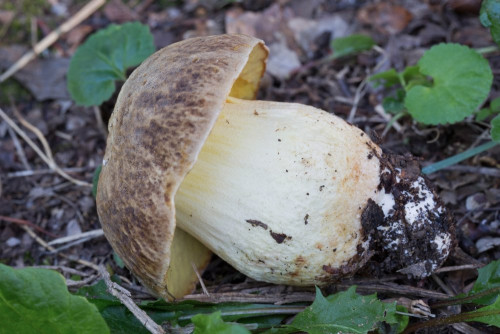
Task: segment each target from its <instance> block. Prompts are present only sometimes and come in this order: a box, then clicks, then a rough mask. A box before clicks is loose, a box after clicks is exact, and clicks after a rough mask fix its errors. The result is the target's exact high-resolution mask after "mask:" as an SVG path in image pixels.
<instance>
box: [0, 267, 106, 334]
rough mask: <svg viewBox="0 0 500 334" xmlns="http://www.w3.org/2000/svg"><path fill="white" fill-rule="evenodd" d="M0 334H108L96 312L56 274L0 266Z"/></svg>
mask: <svg viewBox="0 0 500 334" xmlns="http://www.w3.org/2000/svg"><path fill="white" fill-rule="evenodd" d="M0 324H1V325H0V333H38V334H43V333H47V334H53V333H68V334H69V333H72V334H73V333H74V334H77V333H93V334H101V333H109V329H108V326H107V325H106V322H105V321H104V319H103V318H102V316H101V315H100V313H99V311H98V310H97V308H96V307H95V306H94V305H93V304H91V303H89V302H88V301H87V299H85V298H84V297H81V296H73V295H71V294H70V293H69V292H68V289H67V288H66V284H65V282H64V278H63V277H62V276H61V275H60V274H59V273H57V272H55V271H52V270H47V269H40V268H25V269H13V268H11V267H9V266H6V265H3V264H0Z"/></svg>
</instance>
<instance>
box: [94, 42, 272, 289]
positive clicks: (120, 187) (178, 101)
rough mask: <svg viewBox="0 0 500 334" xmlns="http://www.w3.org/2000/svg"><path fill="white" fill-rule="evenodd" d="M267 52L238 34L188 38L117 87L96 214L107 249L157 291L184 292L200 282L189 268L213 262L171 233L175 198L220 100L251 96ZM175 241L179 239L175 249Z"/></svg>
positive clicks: (157, 55)
mask: <svg viewBox="0 0 500 334" xmlns="http://www.w3.org/2000/svg"><path fill="white" fill-rule="evenodd" d="M267 54H268V51H267V48H266V47H265V46H264V43H263V42H262V41H261V40H259V39H256V38H253V37H249V36H244V35H220V36H211V37H203V38H193V39H188V40H185V41H182V42H179V43H175V44H172V45H170V46H168V47H166V48H163V49H161V50H159V51H158V52H156V53H155V54H153V55H152V56H151V57H149V58H148V59H146V60H145V61H144V62H143V63H142V64H141V65H140V66H139V67H138V68H137V69H136V70H135V71H134V72H133V73H132V74H131V75H130V77H129V78H128V80H127V81H126V82H125V84H124V85H123V87H122V90H121V91H120V94H119V96H118V99H117V102H116V105H115V109H114V112H113V114H112V117H111V119H110V121H109V135H108V139H107V148H106V153H105V155H104V160H103V168H102V171H101V174H100V177H99V187H98V190H97V211H98V214H99V218H100V220H101V223H102V225H103V230H104V234H105V235H106V238H107V239H108V240H109V242H110V243H111V246H112V247H113V249H114V250H115V251H116V253H117V254H118V255H119V256H120V257H121V258H122V259H123V261H124V262H125V264H126V266H127V267H128V268H129V269H130V270H131V271H132V273H133V274H134V275H135V276H136V277H137V278H138V279H139V280H140V281H141V282H142V283H143V284H144V285H145V286H146V287H148V288H149V289H150V290H151V292H153V293H154V294H156V295H159V296H162V297H164V298H169V297H172V296H174V297H180V296H183V295H185V294H187V293H189V292H190V291H191V290H192V289H193V288H194V286H195V284H196V279H195V277H196V276H195V273H194V270H192V269H191V270H190V273H189V274H186V273H185V271H188V268H191V263H193V264H194V265H196V266H197V267H199V268H202V267H204V266H206V264H207V263H208V261H209V259H210V255H211V253H210V251H209V250H208V249H206V248H205V247H204V246H203V245H201V244H200V243H199V242H198V241H196V239H194V238H192V237H191V236H189V234H187V233H183V232H182V230H180V229H176V219H175V205H174V195H175V193H176V191H177V189H178V187H179V186H180V184H181V182H182V180H183V179H184V177H185V175H186V174H187V173H188V172H189V170H190V169H191V168H192V167H193V165H194V163H195V161H196V159H197V156H198V154H199V152H200V150H201V148H202V146H203V144H204V142H205V140H206V138H207V137H208V135H209V133H210V131H211V129H212V127H213V125H214V123H215V121H216V120H217V117H218V115H219V113H220V111H221V110H222V107H223V104H224V103H225V101H226V98H227V97H228V96H229V95H230V94H231V95H232V96H234V97H237V98H243V99H252V98H255V95H256V92H257V89H258V84H259V80H260V78H261V76H262V75H263V74H264V71H265V62H266V58H267ZM179 231H180V232H179ZM174 235H175V236H177V235H179V236H180V238H182V241H179V242H177V243H174ZM178 257H181V259H178V260H175V258H178ZM173 261H177V262H178V265H179V267H178V268H179V269H178V270H173V269H172V266H173V264H172V263H173ZM169 268H170V270H169ZM176 268H177V267H176ZM186 275H187V276H186Z"/></svg>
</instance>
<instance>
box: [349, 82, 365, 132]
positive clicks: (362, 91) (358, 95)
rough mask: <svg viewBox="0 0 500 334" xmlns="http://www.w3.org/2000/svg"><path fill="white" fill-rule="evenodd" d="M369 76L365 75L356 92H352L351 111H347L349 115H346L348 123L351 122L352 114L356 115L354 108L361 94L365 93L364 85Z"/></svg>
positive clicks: (355, 108)
mask: <svg viewBox="0 0 500 334" xmlns="http://www.w3.org/2000/svg"><path fill="white" fill-rule="evenodd" d="M368 78H369V76H366V78H365V79H363V81H361V83H360V84H359V85H358V88H356V93H355V94H354V102H353V104H352V108H351V111H350V112H349V117H347V121H348V122H349V123H352V121H353V120H354V116H356V110H357V109H358V104H359V101H360V100H361V98H362V97H363V95H365V87H366V82H367V80H368Z"/></svg>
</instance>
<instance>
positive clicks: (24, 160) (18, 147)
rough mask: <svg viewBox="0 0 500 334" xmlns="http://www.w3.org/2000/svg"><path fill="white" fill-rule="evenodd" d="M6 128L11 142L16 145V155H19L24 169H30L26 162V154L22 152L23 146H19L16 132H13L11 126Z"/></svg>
mask: <svg viewBox="0 0 500 334" xmlns="http://www.w3.org/2000/svg"><path fill="white" fill-rule="evenodd" d="M7 130H8V131H9V135H10V137H11V138H12V142H13V143H14V146H15V147H16V151H17V155H18V156H19V159H20V160H21V163H22V164H23V166H24V168H25V169H27V170H31V166H30V164H29V163H28V159H26V155H25V154H24V150H23V147H22V146H21V143H20V142H19V139H17V135H16V133H15V132H14V130H12V128H11V127H10V126H9V127H8V128H7Z"/></svg>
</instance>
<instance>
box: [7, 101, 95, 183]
mask: <svg viewBox="0 0 500 334" xmlns="http://www.w3.org/2000/svg"><path fill="white" fill-rule="evenodd" d="M0 117H1V118H3V119H4V120H5V122H7V124H8V125H9V126H10V127H11V128H12V129H14V131H15V132H16V133H17V134H18V135H19V136H20V137H21V138H23V139H24V140H25V141H26V142H27V143H28V145H29V146H31V148H32V149H33V150H34V151H35V152H36V153H37V154H38V156H39V157H40V158H41V159H42V160H43V161H44V162H45V163H46V164H47V165H49V167H50V168H51V169H53V170H54V171H55V172H57V173H58V174H59V175H61V176H62V177H64V178H65V179H66V180H68V181H71V182H73V183H74V184H76V185H79V186H85V187H92V184H91V183H88V182H85V181H80V180H77V179H75V178H73V177H71V176H69V175H68V174H66V173H65V172H64V171H63V170H62V169H61V168H60V167H59V166H57V165H56V163H55V161H54V160H50V159H49V158H48V157H47V155H45V153H43V152H42V151H41V150H40V148H39V147H38V146H36V144H35V143H34V142H33V141H32V140H31V139H30V138H29V137H28V135H27V134H26V133H25V132H24V131H23V130H21V129H20V128H19V127H18V126H17V124H16V123H15V122H14V121H13V120H12V119H11V118H10V117H9V116H8V115H7V114H6V113H5V112H4V111H3V110H2V108H0Z"/></svg>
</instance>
